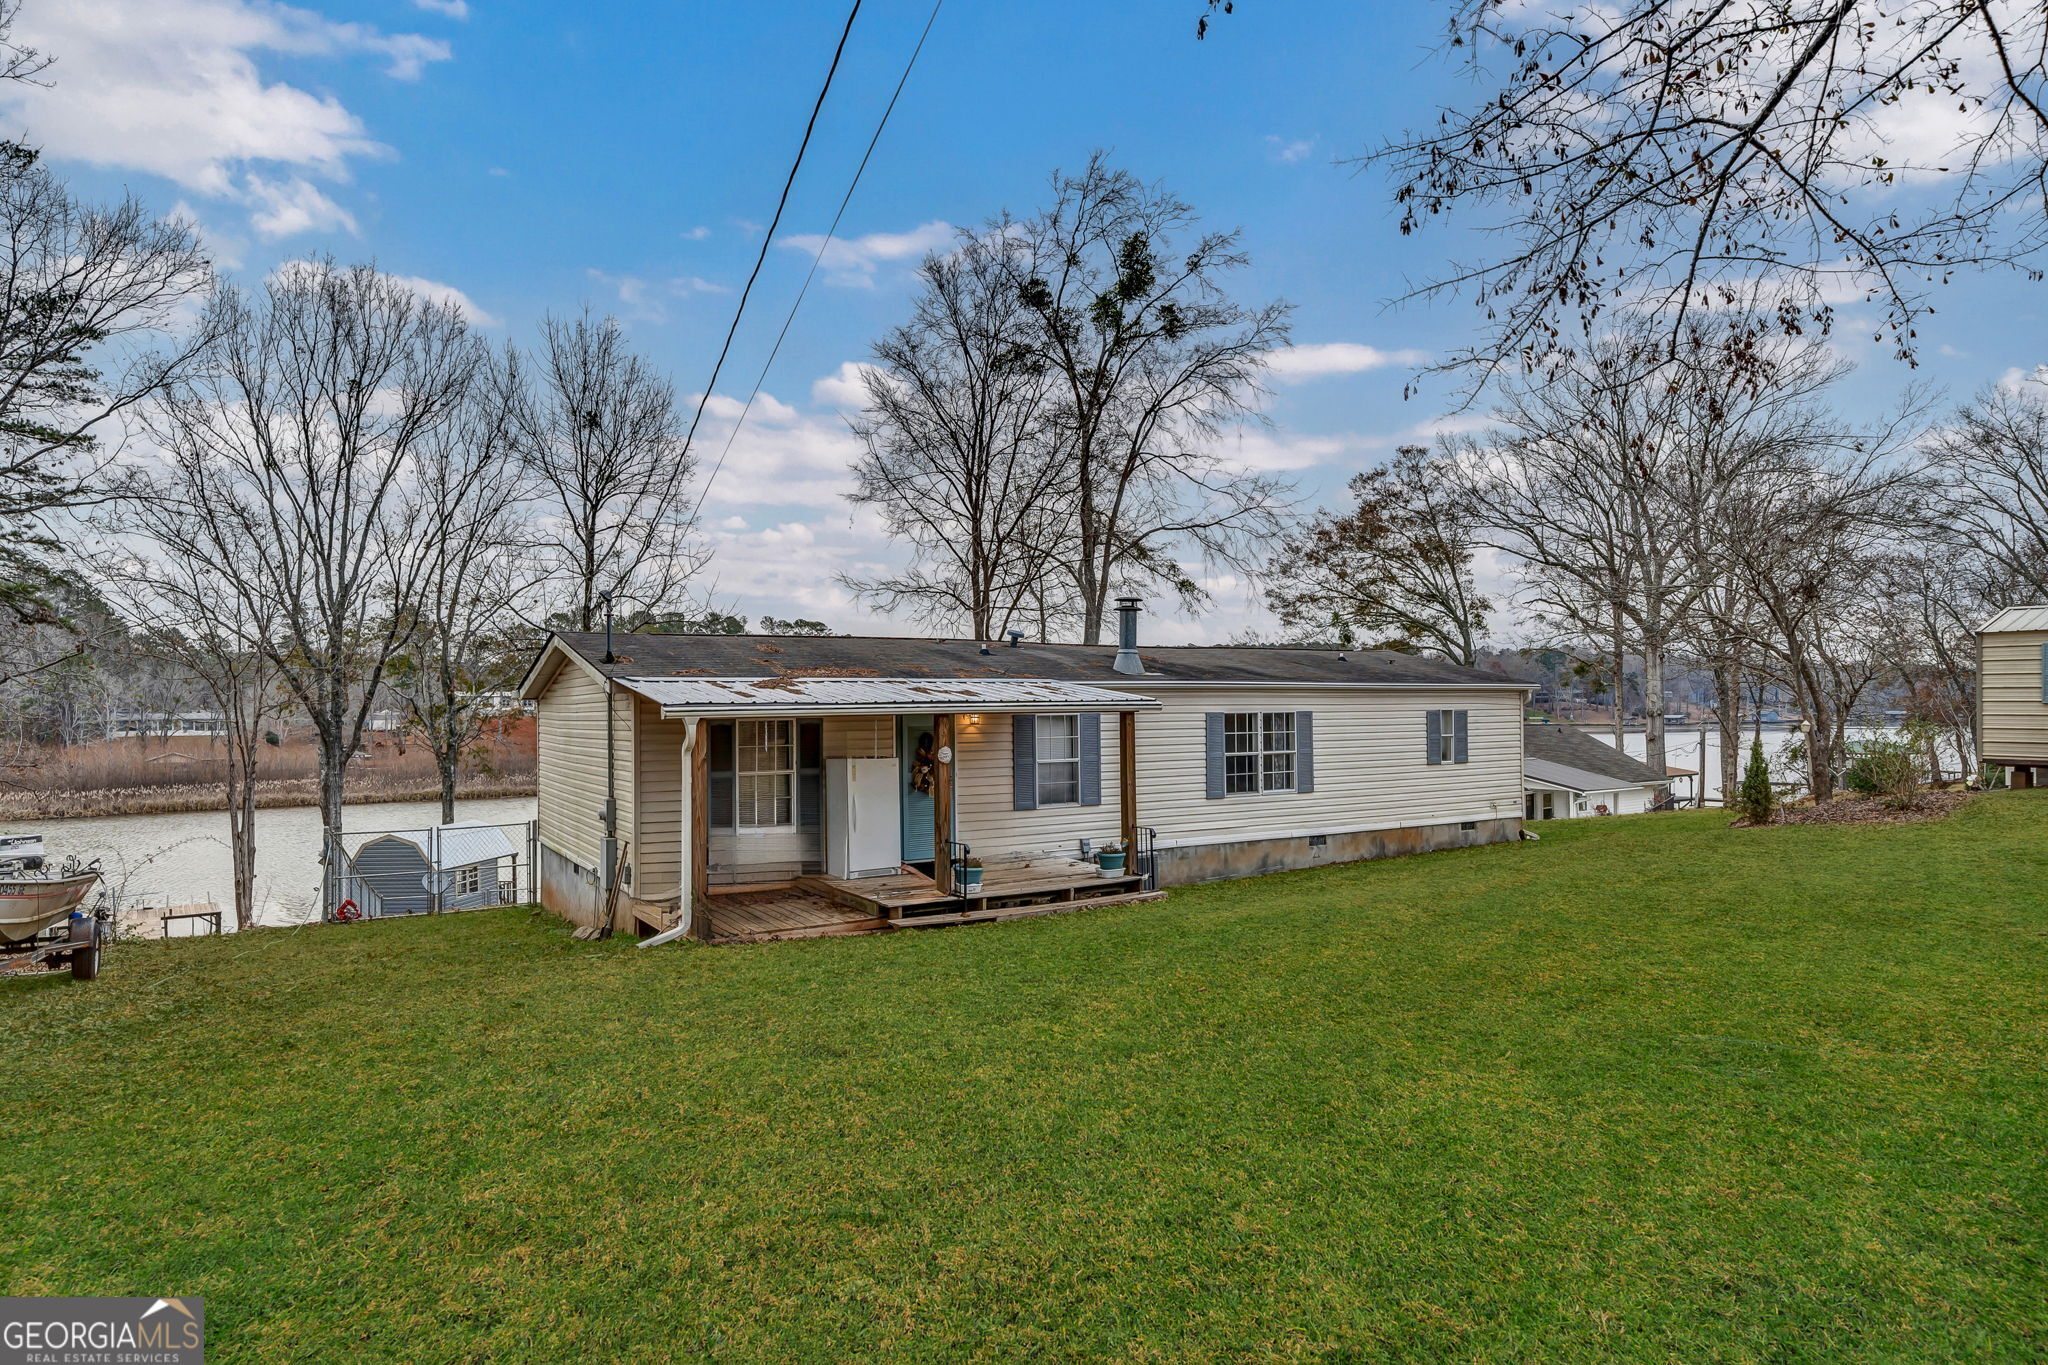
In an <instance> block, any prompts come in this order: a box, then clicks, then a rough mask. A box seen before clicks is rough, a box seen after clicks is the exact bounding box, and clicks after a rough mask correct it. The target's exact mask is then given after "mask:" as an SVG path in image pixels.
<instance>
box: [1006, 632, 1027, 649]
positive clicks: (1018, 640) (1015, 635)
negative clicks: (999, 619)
mask: <svg viewBox="0 0 2048 1365" xmlns="http://www.w3.org/2000/svg"><path fill="white" fill-rule="evenodd" d="M1003 633H1004V634H1005V635H1007V636H1009V637H1010V648H1012V649H1015V648H1016V647H1017V646H1018V645H1020V644H1022V643H1023V641H1024V632H1023V631H1021V630H1007V631H1004V632H1003Z"/></svg>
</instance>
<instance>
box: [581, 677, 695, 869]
mask: <svg viewBox="0 0 2048 1365" xmlns="http://www.w3.org/2000/svg"><path fill="white" fill-rule="evenodd" d="M598 719H599V721H600V722H602V721H603V719H604V717H603V715H602V714H600V715H599V717H598ZM688 731H689V723H688V722H686V721H680V720H663V719H662V718H661V708H660V707H659V706H657V705H656V704H655V703H653V702H651V701H648V700H647V699H646V698H645V697H635V698H633V806H632V810H633V823H632V824H631V825H628V824H625V823H624V812H623V811H622V812H621V816H620V819H621V823H620V825H619V829H620V831H621V832H622V833H623V832H624V831H626V830H629V829H630V830H631V831H632V834H631V838H632V840H633V850H632V853H631V855H630V858H631V861H632V864H633V894H634V895H635V896H637V897H638V898H640V899H641V900H652V901H670V900H674V899H675V898H676V897H677V896H679V895H681V894H682V888H683V877H684V868H683V741H684V739H685V737H686V736H687V734H688ZM620 732H621V734H623V733H624V727H623V726H622V727H621V729H620ZM621 804H622V805H623V803H621Z"/></svg>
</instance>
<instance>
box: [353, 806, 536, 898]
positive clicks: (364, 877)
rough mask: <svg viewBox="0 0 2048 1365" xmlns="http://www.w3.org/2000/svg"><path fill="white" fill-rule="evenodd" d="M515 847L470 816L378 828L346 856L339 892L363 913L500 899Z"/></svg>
mask: <svg viewBox="0 0 2048 1365" xmlns="http://www.w3.org/2000/svg"><path fill="white" fill-rule="evenodd" d="M517 856H518V849H517V848H515V847H514V845H513V843H512V840H511V838H510V837H509V836H507V835H506V833H505V831H504V830H503V829H502V828H501V827H499V826H497V825H486V824H481V823H479V822H477V821H474V820H464V821H458V822H457V823H455V824H452V825H435V826H433V827H431V828H429V829H421V830H404V831H399V832H396V833H391V834H380V835H378V836H376V837H375V838H373V839H371V840H369V841H368V842H366V843H364V844H363V846H362V847H361V848H358V849H357V850H356V851H355V852H354V854H352V855H350V857H349V860H348V871H347V873H346V874H345V876H344V877H343V880H342V890H343V895H344V896H345V897H346V898H347V899H350V900H353V901H354V902H355V903H356V905H357V906H358V907H360V908H361V910H362V912H363V914H364V915H366V916H368V917H370V918H373V919H374V918H376V917H378V916H380V915H419V914H424V913H426V912H427V911H429V910H432V909H434V908H435V905H434V893H435V892H436V891H437V890H438V891H439V892H440V908H441V909H443V910H474V909H479V908H481V907H483V906H487V905H502V904H504V903H505V900H506V895H505V885H504V884H505V882H506V880H507V874H508V872H509V869H510V868H511V867H512V866H513V865H514V863H513V860H514V859H516V858H517Z"/></svg>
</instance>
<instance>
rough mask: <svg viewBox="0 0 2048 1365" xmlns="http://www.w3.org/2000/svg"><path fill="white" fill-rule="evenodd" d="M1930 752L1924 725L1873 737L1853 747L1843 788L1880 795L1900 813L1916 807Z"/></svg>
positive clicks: (1850, 749) (1844, 775) (1911, 724)
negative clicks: (1915, 800) (1915, 803)
mask: <svg viewBox="0 0 2048 1365" xmlns="http://www.w3.org/2000/svg"><path fill="white" fill-rule="evenodd" d="M1926 751H1927V727H1926V725H1925V723H1924V722H1918V721H1909V722H1908V723H1907V724H1906V725H1905V726H1903V727H1902V728H1901V729H1900V730H1899V731H1898V732H1897V733H1896V734H1890V735H1872V736H1871V737H1870V738H1868V739H1859V740H1857V741H1856V742H1855V743H1853V744H1851V745H1850V746H1849V767H1848V770H1847V771H1846V772H1844V773H1843V774H1842V785H1843V786H1845V787H1847V788H1848V789H1849V790H1850V791H1854V792H1862V793H1863V794H1864V795H1866V796H1878V797H1882V798H1883V799H1884V802H1885V804H1886V805H1889V806H1893V807H1896V808H1898V809H1900V810H1904V809H1907V808H1908V807H1910V806H1911V805H1912V804H1913V798H1914V797H1915V796H1917V795H1918V794H1919V792H1920V784H1921V782H1922V781H1923V780H1924V779H1925V775H1926V774H1925V768H1924V759H1923V757H1922V756H1923V755H1924V754H1925V753H1926Z"/></svg>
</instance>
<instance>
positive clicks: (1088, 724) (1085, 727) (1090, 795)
mask: <svg viewBox="0 0 2048 1365" xmlns="http://www.w3.org/2000/svg"><path fill="white" fill-rule="evenodd" d="M1078 719H1079V720H1080V722H1081V804H1082V805H1084V806H1099V805H1101V804H1102V717H1101V716H1099V715H1097V714H1096V713H1095V712H1093V711H1088V712H1084V713H1083V714H1082V715H1081V716H1080V717H1078Z"/></svg>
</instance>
